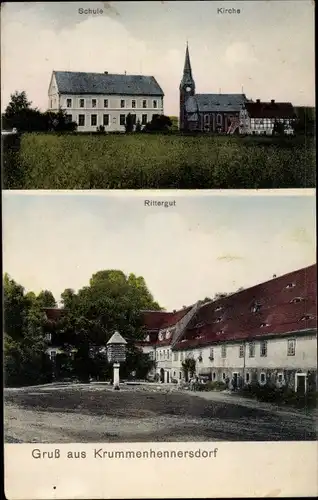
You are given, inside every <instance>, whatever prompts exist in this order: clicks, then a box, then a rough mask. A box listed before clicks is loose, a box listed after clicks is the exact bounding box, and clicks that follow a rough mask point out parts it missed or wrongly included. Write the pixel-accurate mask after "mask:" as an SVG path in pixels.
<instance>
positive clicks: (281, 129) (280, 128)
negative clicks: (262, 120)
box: [273, 121, 285, 136]
mask: <svg viewBox="0 0 318 500" xmlns="http://www.w3.org/2000/svg"><path fill="white" fill-rule="evenodd" d="M284 134H285V126H284V124H283V123H281V122H279V121H275V123H274V127H273V135H279V136H283V135H284Z"/></svg>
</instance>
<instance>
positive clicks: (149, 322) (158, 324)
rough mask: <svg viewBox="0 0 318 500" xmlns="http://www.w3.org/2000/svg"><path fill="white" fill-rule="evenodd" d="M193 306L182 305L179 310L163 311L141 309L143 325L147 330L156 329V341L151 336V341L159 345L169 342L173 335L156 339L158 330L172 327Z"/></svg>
mask: <svg viewBox="0 0 318 500" xmlns="http://www.w3.org/2000/svg"><path fill="white" fill-rule="evenodd" d="M192 307H193V306H189V307H184V308H183V309H180V310H179V311H173V312H165V311H142V319H143V323H144V327H145V328H146V330H147V331H148V332H151V331H156V341H154V337H152V340H151V342H152V343H158V344H160V345H163V346H164V345H169V344H171V341H172V338H173V336H172V335H171V337H170V338H169V339H166V338H165V339H162V340H159V339H158V333H159V330H163V329H169V328H172V327H174V326H175V325H176V324H177V323H178V322H179V321H180V320H181V319H182V318H183V317H184V316H185V315H186V314H187V313H188V312H189V311H190V309H192Z"/></svg>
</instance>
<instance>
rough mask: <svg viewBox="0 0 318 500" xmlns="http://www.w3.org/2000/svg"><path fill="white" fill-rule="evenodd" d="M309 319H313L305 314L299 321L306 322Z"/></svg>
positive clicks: (310, 315)
mask: <svg viewBox="0 0 318 500" xmlns="http://www.w3.org/2000/svg"><path fill="white" fill-rule="evenodd" d="M310 319H315V318H314V316H313V315H312V314H305V315H304V316H303V317H302V318H301V320H300V321H308V320H310Z"/></svg>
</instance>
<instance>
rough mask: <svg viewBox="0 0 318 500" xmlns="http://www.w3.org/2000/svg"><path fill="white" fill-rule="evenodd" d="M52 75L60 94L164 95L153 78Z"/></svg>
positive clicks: (64, 73) (69, 73) (96, 74)
mask: <svg viewBox="0 0 318 500" xmlns="http://www.w3.org/2000/svg"><path fill="white" fill-rule="evenodd" d="M53 74H54V75H55V78H56V83H57V88H58V91H59V92H60V93H61V94H119V95H145V96H148V95H151V96H163V95H164V93H163V91H162V88H161V87H160V86H159V84H158V82H157V80H156V79H155V78H154V77H153V76H144V75H114V74H109V73H80V72H74V71H54V72H53Z"/></svg>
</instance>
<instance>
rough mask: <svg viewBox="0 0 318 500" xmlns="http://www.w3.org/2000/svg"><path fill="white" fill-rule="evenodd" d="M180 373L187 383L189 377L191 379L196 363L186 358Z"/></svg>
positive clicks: (191, 358) (190, 358)
mask: <svg viewBox="0 0 318 500" xmlns="http://www.w3.org/2000/svg"><path fill="white" fill-rule="evenodd" d="M181 366H182V371H183V373H184V377H185V379H186V381H188V378H189V375H190V377H193V375H194V374H195V369H196V362H195V359H194V358H193V357H188V358H186V359H185V360H184V361H182V365H181Z"/></svg>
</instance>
